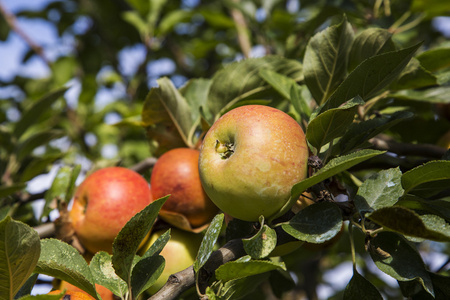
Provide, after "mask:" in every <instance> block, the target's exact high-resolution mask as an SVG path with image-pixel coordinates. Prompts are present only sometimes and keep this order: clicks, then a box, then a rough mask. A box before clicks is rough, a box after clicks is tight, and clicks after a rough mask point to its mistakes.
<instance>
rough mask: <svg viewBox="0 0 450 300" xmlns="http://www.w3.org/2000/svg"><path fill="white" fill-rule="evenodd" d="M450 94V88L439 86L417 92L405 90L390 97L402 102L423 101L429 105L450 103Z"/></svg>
mask: <svg viewBox="0 0 450 300" xmlns="http://www.w3.org/2000/svg"><path fill="white" fill-rule="evenodd" d="M449 93H450V87H448V86H439V87H434V88H428V89H423V90H417V91H416V90H403V91H399V92H396V93H391V94H389V95H388V97H392V98H396V99H400V100H410V101H421V102H427V103H450V98H449V97H448V95H449Z"/></svg>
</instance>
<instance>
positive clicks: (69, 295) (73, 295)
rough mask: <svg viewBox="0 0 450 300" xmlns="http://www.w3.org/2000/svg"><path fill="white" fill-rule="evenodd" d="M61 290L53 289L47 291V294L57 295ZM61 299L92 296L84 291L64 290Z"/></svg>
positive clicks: (75, 299) (90, 299)
mask: <svg viewBox="0 0 450 300" xmlns="http://www.w3.org/2000/svg"><path fill="white" fill-rule="evenodd" d="M62 292H63V291H62V290H54V291H51V292H49V293H48V294H47V295H59V294H61V293H62ZM61 299H62V300H66V299H70V300H94V297H92V296H91V295H89V294H88V293H85V292H79V291H66V292H65V293H64V295H62V296H61Z"/></svg>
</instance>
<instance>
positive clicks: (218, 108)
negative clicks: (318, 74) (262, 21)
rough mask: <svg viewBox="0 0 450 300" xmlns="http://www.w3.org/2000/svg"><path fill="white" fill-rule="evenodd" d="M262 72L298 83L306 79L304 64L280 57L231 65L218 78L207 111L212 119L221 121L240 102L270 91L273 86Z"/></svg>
mask: <svg viewBox="0 0 450 300" xmlns="http://www.w3.org/2000/svg"><path fill="white" fill-rule="evenodd" d="M262 69H264V70H271V71H273V72H276V73H279V74H282V75H284V76H287V77H290V78H292V79H294V80H295V81H299V80H302V79H303V73H302V64H301V63H299V62H297V61H295V60H290V59H286V58H283V57H280V56H265V57H262V58H251V59H246V60H243V61H240V62H236V63H232V64H228V65H226V66H225V67H224V68H223V69H222V70H220V71H219V72H217V73H215V74H214V76H213V78H212V84H211V88H210V90H209V95H208V105H207V107H205V109H207V110H208V111H209V112H210V114H211V115H212V116H215V117H218V116H220V115H221V114H222V113H223V112H225V111H227V110H228V109H229V108H230V107H231V106H233V105H234V104H236V102H238V101H239V100H243V99H246V98H249V97H251V96H254V95H256V94H259V93H262V92H264V91H267V90H268V89H269V88H270V86H269V85H268V84H267V83H266V81H265V80H264V79H263V78H262V77H261V76H260V73H259V71H260V70H262ZM259 99H261V98H259Z"/></svg>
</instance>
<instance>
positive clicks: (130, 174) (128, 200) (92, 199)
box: [69, 167, 152, 253]
mask: <svg viewBox="0 0 450 300" xmlns="http://www.w3.org/2000/svg"><path fill="white" fill-rule="evenodd" d="M151 201H152V196H151V191H150V187H149V184H148V182H147V181H146V180H145V179H144V178H143V177H142V176H141V175H139V174H138V173H136V172H134V171H132V170H130V169H127V168H122V167H109V168H104V169H100V170H97V171H95V172H94V173H92V174H90V175H89V176H88V177H87V178H86V179H85V180H84V181H83V183H82V184H81V185H80V186H79V187H78V188H77V190H76V192H75V196H74V201H73V207H72V209H71V211H70V213H69V214H70V218H71V220H72V226H73V228H74V230H75V233H76V235H77V237H78V238H79V239H80V241H81V243H82V244H83V246H84V247H85V248H86V249H87V250H88V251H90V252H91V253H96V252H98V251H101V250H103V251H106V252H109V253H112V244H113V241H114V239H115V237H116V236H117V234H118V233H119V231H120V230H121V229H122V227H123V226H125V224H126V223H127V222H128V221H129V220H130V219H131V217H133V216H134V215H135V214H136V213H138V212H139V211H141V210H142V209H144V207H146V206H147V205H148V204H149V203H150V202H151Z"/></svg>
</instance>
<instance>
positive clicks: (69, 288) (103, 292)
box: [58, 281, 114, 300]
mask: <svg viewBox="0 0 450 300" xmlns="http://www.w3.org/2000/svg"><path fill="white" fill-rule="evenodd" d="M95 289H96V290H97V293H98V294H99V295H100V297H102V300H114V294H113V292H111V291H110V290H108V289H107V288H106V287H104V286H102V285H99V284H95ZM58 290H61V291H64V290H66V293H67V292H83V293H86V292H85V291H83V290H82V289H80V288H78V287H76V286H74V285H72V284H70V283H68V282H67V281H61V282H60V284H59V288H58ZM89 297H91V296H89ZM91 299H94V298H93V297H91Z"/></svg>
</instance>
